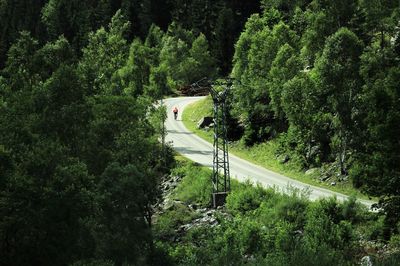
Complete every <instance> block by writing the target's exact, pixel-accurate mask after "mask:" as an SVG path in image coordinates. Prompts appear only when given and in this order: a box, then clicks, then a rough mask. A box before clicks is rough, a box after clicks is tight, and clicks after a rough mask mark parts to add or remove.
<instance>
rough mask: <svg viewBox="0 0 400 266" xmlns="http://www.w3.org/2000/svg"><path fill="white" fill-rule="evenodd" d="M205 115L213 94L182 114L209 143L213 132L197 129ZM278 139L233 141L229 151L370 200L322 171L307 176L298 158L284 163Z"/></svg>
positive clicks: (187, 124) (293, 177)
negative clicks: (322, 175) (322, 177)
mask: <svg viewBox="0 0 400 266" xmlns="http://www.w3.org/2000/svg"><path fill="white" fill-rule="evenodd" d="M204 116H212V99H211V97H210V96H208V97H207V98H205V99H203V100H200V101H197V102H195V103H192V104H190V105H188V106H187V107H186V108H185V110H184V111H183V113H182V120H183V123H184V125H185V126H186V127H187V128H188V129H189V130H190V131H192V132H194V133H195V134H196V135H198V136H199V137H201V138H203V139H204V140H206V141H208V142H211V143H212V142H213V131H212V129H210V130H209V131H205V130H202V129H198V128H197V122H198V121H199V120H200V119H201V118H202V117H204ZM278 145H279V144H278V142H277V141H276V140H272V141H269V142H267V143H261V144H257V145H254V146H252V147H246V146H245V145H244V144H243V143H242V142H241V141H237V142H234V143H230V144H229V152H230V153H232V154H234V155H236V156H238V157H240V158H242V159H245V160H247V161H250V162H252V163H254V164H257V165H259V166H262V167H264V168H267V169H269V170H271V171H274V172H277V173H279V174H282V175H285V176H288V177H290V178H292V179H295V180H298V181H300V182H303V183H306V184H309V185H314V186H317V187H322V188H326V189H329V190H332V191H335V192H339V193H342V194H345V195H348V196H355V197H357V198H361V199H369V198H368V196H367V195H365V194H362V193H361V192H360V191H359V190H357V189H355V188H354V187H353V186H352V184H351V183H349V182H337V184H336V185H335V186H331V185H329V184H326V183H324V182H321V181H319V180H318V173H314V174H310V175H306V174H305V172H304V171H303V170H302V169H301V167H300V164H299V163H298V162H296V160H290V161H289V162H287V163H286V164H282V163H280V162H279V160H278V159H277V152H276V151H277V150H278Z"/></svg>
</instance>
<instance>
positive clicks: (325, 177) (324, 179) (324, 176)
mask: <svg viewBox="0 0 400 266" xmlns="http://www.w3.org/2000/svg"><path fill="white" fill-rule="evenodd" d="M328 179H329V176H328V175H323V176H321V177H320V179H319V180H321V182H325V181H326V180H328Z"/></svg>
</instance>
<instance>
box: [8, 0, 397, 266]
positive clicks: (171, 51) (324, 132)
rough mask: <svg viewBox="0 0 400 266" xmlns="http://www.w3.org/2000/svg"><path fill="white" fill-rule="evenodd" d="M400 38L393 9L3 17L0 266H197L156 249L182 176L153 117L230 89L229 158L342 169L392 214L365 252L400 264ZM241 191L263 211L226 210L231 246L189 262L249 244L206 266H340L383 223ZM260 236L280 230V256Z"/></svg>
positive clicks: (190, 0) (304, 3)
mask: <svg viewBox="0 0 400 266" xmlns="http://www.w3.org/2000/svg"><path fill="white" fill-rule="evenodd" d="M399 23H400V2H398V1H392V0H338V1H327V0H291V1H283V0H248V1H239V0H231V1H228V0H216V1H210V0H131V1H128V0H96V1H95V0H90V1H89V0H80V1H78V0H35V1H33V0H17V1H11V0H0V258H1V259H0V265H77V266H78V265H167V263H166V261H169V263H168V264H174V263H175V264H181V265H189V264H191V265H196V264H198V263H200V262H201V260H200V261H199V260H197V261H196V259H193V260H192V261H189V260H186V261H185V260H184V259H182V257H185V258H190V256H189V255H190V254H189V255H188V253H179V249H177V250H175V251H171V249H169V248H168V247H165V246H163V245H161V244H160V242H159V241H160V231H159V229H157V227H158V228H159V227H160V226H161V225H157V224H155V223H154V221H153V220H152V218H153V217H154V216H153V214H154V209H153V206H154V204H155V203H156V202H158V201H159V200H160V198H161V190H160V186H159V185H160V182H161V177H162V176H165V175H166V174H168V173H171V172H172V173H174V171H175V172H176V171H180V170H176V169H175V168H176V167H178V169H180V168H179V162H178V163H177V162H176V160H175V159H174V153H173V151H172V150H171V149H170V148H168V147H167V148H166V147H163V146H162V145H161V143H160V142H159V138H160V137H161V135H162V134H163V131H162V126H161V125H162V123H163V120H164V119H165V110H164V109H163V108H157V107H156V106H155V103H156V102H157V101H158V100H159V99H161V98H163V97H166V96H171V95H177V94H179V90H180V89H181V88H183V87H186V86H188V85H190V84H193V83H194V82H196V81H198V80H200V79H202V78H203V77H207V78H210V79H217V78H224V77H229V78H231V79H232V80H233V82H234V90H232V93H231V94H232V95H231V100H230V103H229V117H230V124H229V128H230V130H232V132H235V134H232V135H231V136H230V137H231V139H232V141H242V142H243V143H245V145H247V146H252V145H256V144H258V143H263V142H268V141H270V140H278V141H279V143H280V150H281V152H282V153H288V154H290V156H291V157H293V158H296V160H298V161H299V162H300V163H301V165H302V167H303V168H304V169H309V168H311V167H320V166H321V165H323V164H326V163H332V164H333V163H335V164H337V165H338V168H339V169H338V170H339V172H340V174H341V175H343V176H346V177H348V178H349V179H350V180H351V182H352V184H353V186H354V187H356V188H357V189H360V190H361V191H363V192H364V193H367V194H368V195H370V196H371V197H372V196H373V197H377V198H378V199H379V202H378V205H377V207H379V209H380V215H382V216H379V217H380V218H376V219H375V220H373V221H375V222H376V221H377V220H379V223H380V226H381V228H380V229H379V230H375V231H374V233H371V234H370V236H371V237H372V238H373V239H379V240H380V241H383V242H385V241H394V240H393V239H395V241H397V242H396V243H397V245H399V246H400V244H398V243H399V241H398V239H399V238H398V234H399V230H400V223H399V219H400V196H399V195H400V191H399V190H400V153H399V150H400V141H399V136H400V87H399V82H400V65H399V62H400V61H399V60H400V36H399V34H400V28H399V27H400V24H399ZM238 129H240V130H238ZM177 165H178V166H177ZM190 171H193V170H190ZM238 187H240V186H239V185H238ZM242 189H243V190H244V192H243V193H245V192H246V191H247V192H248V193H249V195H250V196H249V197H250V199H248V198H247V199H245V200H244V199H243V198H245V197H248V195H244V194H243V195H242V194H232V197H231V198H228V200H227V207H228V209H229V210H231V212H232V213H233V215H237V217H238V218H237V220H236V222H235V223H234V226H233V227H227V228H223V229H221V231H219V232H216V234H217V233H221V234H223V233H224V232H223V231H224V230H228V231H229V232H230V233H229V234H225V235H223V236H222V235H221V237H220V238H217V240H213V235H211V234H210V232H208V234H207V233H206V232H203V233H202V232H200V233H201V234H202V235H204V236H205V237H206V238H207V239H208V240H209V241H210V242H207V243H202V244H201V245H202V246H203V247H204V250H200V252H203V253H201V254H197V255H196V256H197V257H196V256H195V255H193V254H192V255H193V256H192V258H194V257H196V258H200V257H201V256H202V257H207V256H206V255H207V254H208V252H209V250H207V249H206V248H209V249H210V250H211V249H213V248H216V246H218V244H221V245H219V246H222V243H225V247H228V246H229V245H231V244H232V245H233V244H234V243H238V242H237V241H239V242H240V241H242V242H240V243H241V245H242V249H238V250H236V251H237V252H236V253H232V254H231V253H229V252H228V251H226V250H225V251H226V252H228V253H224V254H225V257H224V258H225V259H227V260H229V259H231V261H218V258H212V257H211V255H210V256H209V257H208V258H207V259H208V260H207V259H205V260H204V261H205V262H204V263H205V264H219V265H220V263H222V264H229V263H233V264H235V263H236V264H238V265H241V264H246V263H249V260H247V261H242V260H241V259H239V257H241V258H243V257H245V256H247V257H248V258H249V257H251V256H252V255H251V254H258V255H257V256H261V257H262V259H260V260H259V261H255V262H254V263H255V264H256V263H257V262H259V263H270V265H275V264H273V262H272V260H269V258H271V257H269V258H268V256H267V257H266V256H265V254H266V253H268V252H267V251H265V250H272V251H274V252H278V251H284V253H285V252H286V253H285V254H286V255H287V254H289V253H290V252H289V250H292V249H294V250H295V251H296V252H297V253H296V254H294V255H293V254H292V255H290V256H291V257H288V259H287V260H284V258H285V257H284V256H286V255H282V256H283V257H280V258H281V260H280V262H279V260H276V261H275V263H276V265H295V262H296V259H298V258H299V257H296V256H297V255H299V254H311V255H310V260H311V259H312V258H315V257H313V256H317V254H321V256H322V257H324V258H325V260H323V261H325V262H326V265H329V261H330V259H332V258H334V257H335V256H336V255H338V254H339V253H340V252H342V251H343V250H350V249H351V248H350V246H351V245H350V244H352V243H353V244H354V243H355V241H353V240H354V239H353V238H351V239H352V241H353V242H351V241H350V240H349V239H350V235H351V234H350V233H349V230H350V229H351V228H352V227H351V226H352V223H360V221H365V222H368V223H370V224H372V223H373V221H372V220H371V221H370V220H368V219H367V218H365V217H364V216H362V215H367V214H364V213H362V212H361V211H360V213H362V214H360V215H361V216H362V217H361V216H360V215H359V216H357V215H358V214H357V213H358V211H353V209H352V208H353V207H352V206H353V205H351V206H350V207H349V206H347V207H346V206H339V205H335V204H334V203H332V202H329V201H327V202H322V203H321V202H320V203H316V205H312V204H309V203H308V202H306V201H305V200H303V199H302V198H301V197H300V198H299V197H297V196H296V197H294V198H285V197H284V196H279V195H275V193H274V192H271V191H269V192H268V191H267V192H262V191H261V190H256V192H254V191H252V190H250V189H249V188H247V187H246V186H245V185H243V187H242ZM254 193H255V194H256V196H254ZM235 195H236V196H235ZM241 195H242V196H241ZM256 197H259V198H260V199H258V198H257V199H256ZM267 199H269V201H268V200H267ZM246 200H250V201H251V202H250V203H252V204H253V203H254V202H256V204H255V205H256V207H254V206H253V205H254V204H253V205H251V204H250V206H249V205H246V204H248V202H247V203H246ZM263 200H265V204H261V203H260V202H259V201H263ZM281 200H282V202H284V203H279V202H281ZM274 202H275V203H279V204H281V205H282V206H281V209H282V212H281V213H278V210H280V209H279V208H278V207H279V206H278V207H277V208H276V209H275V211H276V213H275V214H274V215H275V216H274V217H275V218H276V219H273V218H271V217H269V218H268V217H267V214H266V213H269V212H270V211H271V212H272V209H273V208H272V207H271V206H270V205H268V204H272V203H274ZM285 202H286V203H285ZM240 204H244V205H245V207H243V208H242V207H240ZM279 204H278V205H279ZM291 204H292V205H291ZM318 204H319V205H318ZM348 204H352V203H348ZM246 206H247V207H246ZM292 207H293V209H294V210H295V211H293V212H292V213H290V212H286V211H288V209H290V208H292ZM258 208H264V209H259V210H258ZM271 208H272V209H271ZM354 208H356V207H354ZM296 210H298V211H296ZM305 210H307V213H308V214H307V215H308V216H307V217H308V218H310V220H309V221H310V222H306V220H301V219H300V218H298V219H300V220H298V219H297V218H296V217H297V216H298V217H301V216H302V215H303V214H302V212H305ZM321 210H323V211H321ZM346 210H351V211H353V213H352V214H354V215H355V217H351V215H352V214H349V213H347V212H346ZM339 212H340V213H341V214H340V215H338V214H337V213H339ZM272 213H273V212H272ZM288 213H290V215H289V214H288ZM318 213H325V215H324V216H323V217H319V216H318ZM263 215H264V216H263ZM285 215H286V216H285ZM335 215H336V216H335ZM246 216H248V217H252V218H254V219H253V220H251V219H250V218H248V219H247V218H246V219H245V218H244V217H246ZM263 217H264V218H265V219H264V218H263ZM335 217H336V218H335ZM357 217H358V218H357ZM308 218H307V219H308ZM262 219H264V222H265V221H272V222H271V223H269V224H268V225H269V226H271V227H275V226H278V227H279V230H276V234H275V235H274V238H268V239H269V240H270V241H272V242H273V243H272V242H271V243H269V244H270V245H269V246H268V245H267V244H265V243H264V244H261V243H263V242H262V241H261V240H262V239H264V238H262V239H261V238H257V237H258V235H257V234H256V233H255V232H256V231H257V230H258V229H256V228H258V227H257V226H258V225H260V224H261V220H262ZM268 219H270V220H268ZM285 219H286V220H285ZM335 219H336V220H335ZM281 220H284V221H287V223H281V222H279V221H281ZM161 221H162V219H161ZM257 221H260V224H258V223H257ZM307 221H308V220H307ZM324 226H327V227H324ZM154 227H156V228H155V229H154ZM297 227H299V228H300V229H301V231H302V232H303V231H304V232H309V233H310V235H309V236H308V237H310V238H309V239H308V238H306V237H305V238H304V239H305V240H304V241H305V242H301V243H303V244H304V245H303V244H302V245H300V246H296V247H301V248H298V249H296V248H294V245H296V243H297V242H291V241H292V240H293V239H295V237H294V236H289V235H285V234H284V232H285V231H288V230H289V229H290V230H292V229H293V230H300V229H299V228H297ZM243 228H247V229H246V230H247V231H246V232H247V237H248V238H246V239H245V238H243V239H238V237H239V236H235V234H234V232H235V231H236V230H237V231H238V232H239V231H240V230H242V229H243ZM323 228H325V229H326V228H329V230H331V231H329V232H332V234H333V235H334V236H332V237H331V236H329V235H326V234H324V229H323ZM314 229H315V230H314ZM243 230H244V229H243ZM290 230H289V231H290ZM332 230H333V231H332ZM228 231H227V232H228ZM312 232H315V233H312ZM200 233H199V234H200ZM271 234H272V233H271ZM372 235H373V236H372ZM275 236H276V237H278V236H281V238H275ZM193 237H196V236H193ZM351 237H353V235H351ZM257 239H258V240H257ZM265 239H267V238H265ZM274 239H275V240H274ZM279 239H280V240H279ZM396 239H397V240H396ZM311 240H312V241H311ZM212 241H219V242H212ZM235 241H236V242H235ZM274 241H275V242H274ZM279 241H281V242H279ZM293 241H294V240H293ZM307 241H308V242H307ZM318 241H320V242H318ZM278 242H279V243H278ZM321 243H324V245H322V247H323V249H321V248H318V247H321V245H320V244H321ZM228 244H229V245H228ZM325 244H326V245H325ZM273 246H275V247H279V250H278V249H274V248H272V247H273ZM351 247H352V248H354V246H351ZM324 248H325V249H324ZM262 249H264V251H263V250H262ZM181 250H184V249H183V248H182V249H181ZM277 250H278V251H277ZM184 251H185V252H189V251H190V252H194V251H193V250H184ZM321 251H326V252H325V253H324V252H321ZM174 252H175V253H174ZM312 252H314V253H312ZM343 252H345V251H343ZM343 252H342V253H343ZM171 254H172V255H171ZM174 254H175V257H174ZM263 254H264V255H263ZM276 254H278V253H276ZM280 254H283V253H280ZM332 254H333V255H332ZM348 254H349V253H346V254H345V255H343V254H342V255H340V256H339V255H338V256H339V257H340V261H341V262H345V261H347V262H348V261H351V262H354V261H353V260H351V259H348V258H349V257H350V255H348ZM295 255H296V256H295ZM276 256H278V255H276ZM276 256H275V257H276ZM288 256H289V255H288ZM275 257H274V258H275ZM174 258H179V259H176V260H175V261H174ZM189 262H190V263H189ZM313 263H318V260H315V261H310V264H309V265H312V264H313ZM349 264H350V265H351V263H349ZM305 265H306V264H305ZM316 265H317V264H316Z"/></svg>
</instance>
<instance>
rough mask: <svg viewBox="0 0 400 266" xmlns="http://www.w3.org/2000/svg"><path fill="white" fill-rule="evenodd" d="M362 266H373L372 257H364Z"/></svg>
mask: <svg viewBox="0 0 400 266" xmlns="http://www.w3.org/2000/svg"><path fill="white" fill-rule="evenodd" d="M361 265H362V266H372V260H371V257H370V256H364V257H362V259H361Z"/></svg>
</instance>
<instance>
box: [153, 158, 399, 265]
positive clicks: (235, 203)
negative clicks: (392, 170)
mask: <svg viewBox="0 0 400 266" xmlns="http://www.w3.org/2000/svg"><path fill="white" fill-rule="evenodd" d="M194 169H196V170H197V171H201V168H200V167H196V166H190V167H187V166H185V167H181V166H178V168H176V169H175V170H174V173H175V174H179V175H182V176H183V181H182V183H181V184H180V186H183V185H184V186H190V184H189V183H185V179H186V178H188V177H189V176H190V175H191V173H192V172H193V171H194ZM188 180H192V179H188ZM176 198H177V199H181V197H176ZM197 200H198V199H196V198H194V201H188V202H187V203H186V204H192V203H195V202H197ZM226 207H227V208H226V211H227V212H228V213H229V215H230V216H228V217H226V216H225V217H226V218H224V219H222V220H219V223H220V224H219V225H218V226H215V227H211V226H207V225H204V226H198V227H194V228H192V229H190V230H189V231H188V232H187V233H186V234H183V235H180V238H179V239H180V241H179V243H176V242H175V239H176V238H175V237H174V231H175V230H177V229H178V228H179V226H180V225H182V224H185V223H189V222H190V221H192V220H193V219H195V218H196V216H195V212H190V211H189V209H188V208H186V207H184V206H183V205H181V204H178V205H174V207H173V208H171V209H170V210H169V211H167V212H165V213H164V214H161V216H160V217H158V218H157V219H158V221H157V223H156V228H157V230H156V232H157V234H160V237H161V238H162V243H163V244H162V245H163V248H164V250H166V251H168V253H169V255H170V256H171V258H172V260H173V261H174V262H175V263H176V264H177V265H197V264H199V263H200V264H206V265H220V264H223V265H244V264H251V265H253V264H254V265H264V264H268V265H337V263H339V264H340V265H353V264H356V263H358V261H359V255H360V253H359V250H360V249H361V248H363V246H361V245H360V242H359V241H360V240H362V239H364V238H365V237H368V232H366V231H365V228H364V227H367V228H368V229H369V230H375V229H374V227H377V228H379V227H380V226H381V222H380V220H379V219H378V220H377V219H376V217H377V214H374V213H370V212H368V211H367V210H366V209H365V207H363V206H362V205H360V204H358V203H356V202H355V198H351V199H350V200H348V201H346V202H344V203H339V202H338V201H337V200H336V199H335V198H329V199H322V200H319V201H316V202H310V201H309V200H308V199H307V196H306V194H304V193H303V192H300V191H297V190H295V189H292V190H290V189H289V194H282V193H280V192H278V191H276V190H275V189H273V188H269V189H267V190H265V189H263V188H261V187H254V186H252V185H251V184H249V183H245V184H239V185H238V186H236V187H235V189H233V190H232V191H231V193H230V194H229V196H228V198H227V205H226ZM362 230H364V231H362ZM395 242H396V239H395V238H393V243H395ZM395 258H396V255H392V256H390V258H387V259H385V260H384V261H391V260H394V259H395ZM378 260H379V261H383V260H382V259H381V258H379V259H378ZM378 260H377V261H378Z"/></svg>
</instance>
